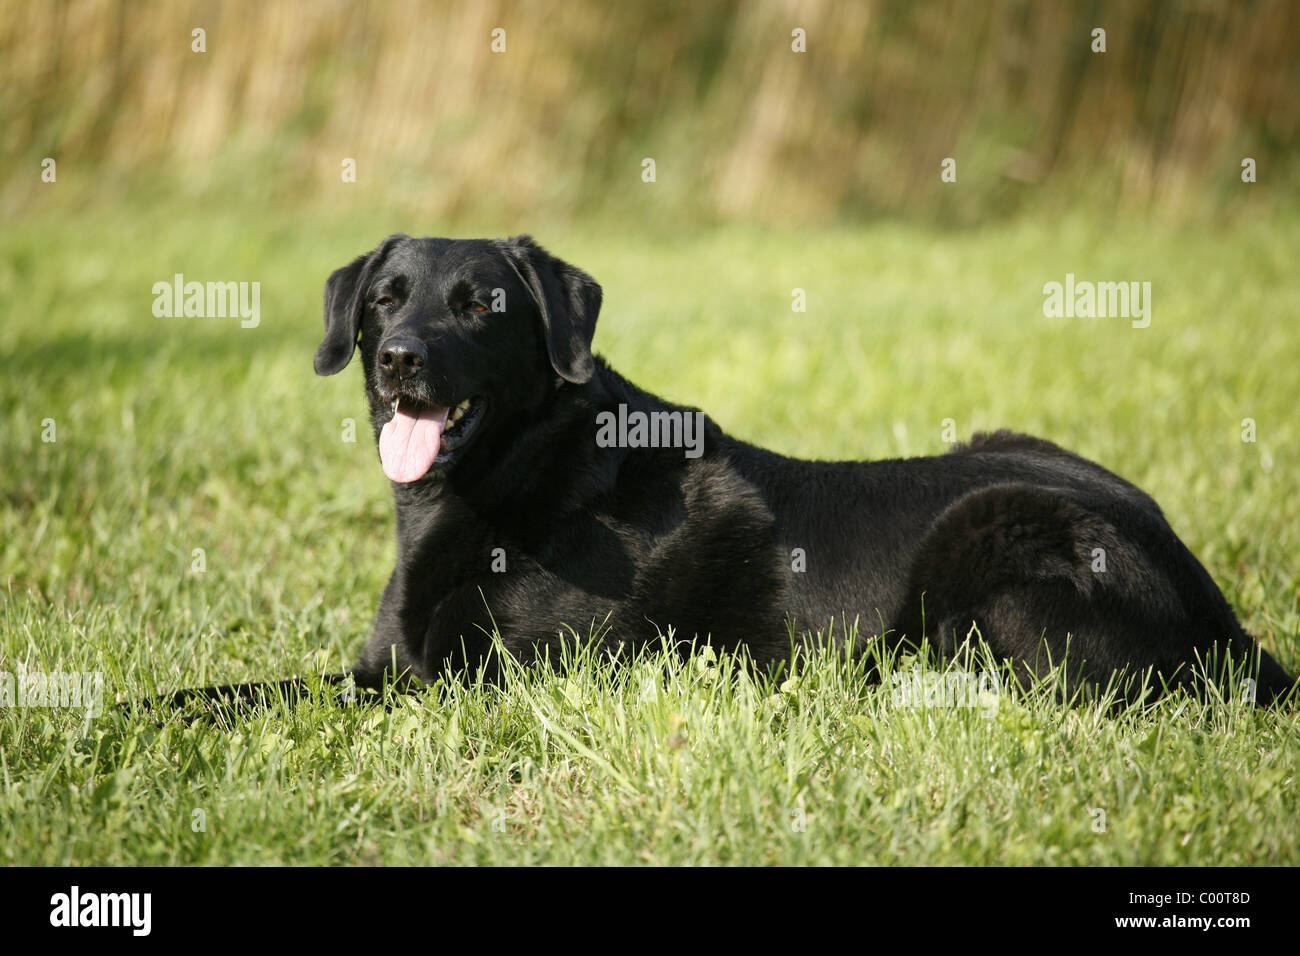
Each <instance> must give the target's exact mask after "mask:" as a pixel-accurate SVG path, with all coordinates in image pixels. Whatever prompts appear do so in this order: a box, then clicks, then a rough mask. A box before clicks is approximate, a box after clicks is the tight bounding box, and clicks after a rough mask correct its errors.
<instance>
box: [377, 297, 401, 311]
mask: <svg viewBox="0 0 1300 956" xmlns="http://www.w3.org/2000/svg"><path fill="white" fill-rule="evenodd" d="M395 301H396V300H395V299H394V298H393V297H392V296H391V295H381V296H380V297H379V298H378V299H376V300H375V305H382V306H383V307H384V308H387V307H388V306H390V305H392V304H393V303H394V302H395Z"/></svg>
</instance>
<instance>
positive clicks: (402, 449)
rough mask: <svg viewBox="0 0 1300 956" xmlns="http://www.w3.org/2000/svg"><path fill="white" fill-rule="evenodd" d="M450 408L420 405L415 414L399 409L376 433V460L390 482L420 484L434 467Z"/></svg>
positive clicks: (399, 407)
mask: <svg viewBox="0 0 1300 956" xmlns="http://www.w3.org/2000/svg"><path fill="white" fill-rule="evenodd" d="M449 414H451V409H450V408H446V407H444V406H442V405H421V406H419V410H418V412H416V413H414V414H413V413H412V412H411V411H408V410H407V409H405V408H403V407H401V406H400V405H399V406H398V408H397V413H396V414H395V415H393V417H392V420H391V421H389V422H388V424H387V425H385V426H384V429H383V431H381V432H380V433H379V460H380V461H382V462H383V463H384V474H385V475H387V476H388V477H389V478H391V479H392V480H393V481H401V482H410V481H419V480H420V479H421V478H423V477H424V474H425V472H427V471H428V470H429V469H430V468H432V467H433V460H434V459H435V458H437V457H438V446H439V444H441V442H442V430H443V428H444V427H445V426H446V424H447V416H448V415H449Z"/></svg>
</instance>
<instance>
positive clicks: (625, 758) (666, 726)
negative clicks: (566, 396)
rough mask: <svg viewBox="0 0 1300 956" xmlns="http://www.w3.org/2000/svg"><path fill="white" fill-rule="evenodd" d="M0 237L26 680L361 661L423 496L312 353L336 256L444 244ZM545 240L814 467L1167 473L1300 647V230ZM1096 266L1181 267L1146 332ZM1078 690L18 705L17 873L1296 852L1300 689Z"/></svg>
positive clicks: (1150, 276) (709, 682)
mask: <svg viewBox="0 0 1300 956" xmlns="http://www.w3.org/2000/svg"><path fill="white" fill-rule="evenodd" d="M196 223H198V224H201V225H200V226H198V227H196ZM268 223H272V225H270V226H269V227H268V225H267V224H268ZM274 223H279V225H274ZM253 224H255V225H253ZM6 225H7V228H6V230H5V232H4V236H3V238H0V306H2V307H3V314H4V315H5V317H6V323H5V334H4V335H3V336H0V461H3V466H2V467H0V599H2V600H3V610H2V611H0V671H5V672H10V673H12V672H15V671H17V670H19V669H20V668H26V669H28V670H30V671H60V672H83V671H100V672H102V673H103V674H104V675H105V682H106V684H105V691H106V695H107V697H108V698H109V701H110V702H111V701H112V700H113V699H127V698H132V699H133V698H138V697H140V696H143V695H146V694H150V693H154V692H159V691H164V690H169V689H175V688H179V687H184V686H194V685H200V684H206V683H215V682H224V681H228V680H245V679H262V678H270V677H277V676H287V675H289V674H292V673H305V674H311V673H320V672H323V671H326V670H332V669H337V668H339V667H341V666H344V665H346V664H348V663H349V662H350V661H351V660H352V658H353V657H354V655H355V654H356V653H357V652H358V650H359V649H360V647H361V645H362V643H363V642H364V640H365V638H366V636H367V632H368V628H369V623H370V619H371V616H372V615H373V613H374V610H375V607H376V604H377V601H378V598H379V595H380V592H381V590H382V587H383V585H384V582H385V580H386V576H387V574H388V572H389V570H390V569H391V562H392V560H393V554H394V539H393V519H392V513H391V505H390V500H389V491H388V486H387V482H386V480H385V479H384V478H383V475H382V473H381V472H380V470H379V467H378V462H377V459H376V455H375V451H374V448H373V443H372V441H371V439H370V437H369V434H368V429H367V427H366V424H365V415H364V411H363V399H362V395H361V386H360V381H359V378H360V373H359V372H358V370H357V369H356V368H355V367H353V368H349V369H348V370H347V371H346V372H345V373H344V374H342V375H340V376H337V377H335V378H331V379H317V378H315V376H314V375H313V374H312V371H311V354H312V351H313V349H314V348H315V345H316V343H317V341H318V339H319V336H320V333H321V330H322V324H321V317H320V308H321V306H320V303H321V292H322V286H323V282H324V279H325V277H326V276H327V275H328V273H329V271H330V270H331V269H333V268H335V267H336V266H338V265H340V264H342V263H343V262H344V261H346V260H348V259H350V258H351V257H352V256H354V255H356V254H358V253H360V252H362V251H365V250H366V249H368V248H369V247H370V246H372V245H373V244H374V243H375V242H377V241H378V239H379V238H381V237H382V236H383V235H385V234H386V233H387V232H389V231H396V230H398V229H402V230H405V231H411V232H420V231H435V230H434V229H433V228H432V227H431V228H430V229H429V230H421V229H420V228H419V227H418V226H416V225H413V224H411V223H409V222H396V221H394V222H383V221H381V222H376V221H375V220H373V219H372V220H366V221H359V220H357V219H353V218H341V219H329V218H323V217H320V216H316V217H315V218H309V219H306V220H303V219H299V218H292V217H283V218H277V217H275V216H273V215H267V214H262V213H260V212H259V211H257V210H248V209H239V208H233V209H227V210H206V209H205V210H203V214H202V215H198V214H195V213H193V212H191V213H187V214H186V215H184V216H177V215H175V214H174V212H173V213H170V214H167V215H164V214H162V213H158V212H150V211H149V210H147V209H146V210H142V211H134V212H130V213H125V214H123V215H120V216H116V217H110V216H108V215H106V214H93V213H92V214H88V215H75V216H74V215H72V214H69V213H66V212H59V211H48V212H47V213H46V214H45V215H44V216H43V217H41V218H39V219H29V220H26V221H24V222H21V223H16V224H9V223H7V224H6ZM503 231H504V230H503V228H502V227H500V226H497V225H493V226H492V227H491V228H487V227H485V228H482V229H460V230H458V231H457V234H461V235H464V234H474V233H479V232H487V233H497V234H499V233H501V232H503ZM535 231H536V232H537V236H538V238H539V240H540V241H542V242H543V243H544V244H546V245H548V246H549V247H551V248H552V250H553V251H554V252H556V253H557V254H559V255H561V256H562V257H564V258H567V259H570V260H571V261H573V262H575V263H577V264H579V265H581V266H583V267H584V268H587V269H588V270H589V271H591V272H592V273H593V274H594V275H595V276H596V277H597V278H598V279H599V280H600V281H601V282H602V283H603V284H604V286H605V290H606V307H605V312H604V314H603V316H602V319H601V325H600V327H599V330H598V333H597V337H596V345H597V349H598V351H600V352H602V353H603V354H605V355H606V357H607V358H609V359H610V360H611V362H612V363H613V364H614V366H615V367H616V368H618V369H619V370H620V371H622V372H624V373H625V374H627V375H628V376H629V377H631V378H632V379H633V380H634V381H636V382H638V383H639V384H641V385H643V386H645V387H647V388H649V389H651V390H652V391H656V392H658V393H660V394H662V395H664V396H665V397H666V398H669V399H672V400H676V401H682V402H686V403H689V404H693V405H698V406H700V407H702V408H705V409H706V410H708V411H709V412H710V413H711V414H712V415H713V416H714V417H715V418H716V419H717V420H718V421H719V422H720V423H721V424H722V426H723V427H724V428H727V429H729V430H730V431H732V432H733V433H734V434H736V435H738V436H740V437H742V438H745V439H749V440H753V441H756V442H759V443H762V444H765V445H768V446H770V447H773V448H776V449H778V450H780V451H783V452H787V453H790V454H795V455H800V456H806V457H826V458H837V457H854V458H858V457H866V458H870V457H886V456H895V455H914V454H927V453H935V452H939V451H941V450H942V449H943V448H944V447H945V442H944V441H943V428H944V420H945V419H949V418H951V419H953V420H954V422H955V426H956V430H957V433H958V436H959V437H961V438H966V437H968V436H969V434H970V433H971V432H972V431H974V430H978V429H983V428H992V427H1000V426H1006V427H1012V428H1016V429H1019V430H1024V431H1029V432H1032V433H1035V434H1039V435H1042V436H1044V437H1047V438H1051V439H1053V440H1055V441H1057V442H1060V443H1061V444H1064V445H1066V446H1068V447H1071V448H1073V449H1075V450H1077V451H1079V452H1081V453H1082V454H1085V455H1087V456H1089V457H1092V458H1095V459H1097V460H1099V461H1101V462H1103V463H1104V464H1106V465H1107V466H1109V467H1111V468H1113V469H1114V470H1116V471H1117V472H1119V473H1120V474H1122V475H1124V476H1126V477H1128V478H1130V479H1132V480H1134V481H1136V482H1137V483H1139V484H1140V485H1142V486H1143V487H1144V488H1146V489H1147V490H1148V491H1150V492H1151V493H1152V494H1154V495H1155V496H1156V498H1157V499H1158V500H1159V501H1160V502H1161V504H1162V506H1163V507H1164V509H1165V512H1166V514H1167V516H1168V517H1169V519H1170V521H1171V523H1172V524H1173V526H1174V527H1175V529H1176V530H1178V531H1179V532H1180V534H1182V536H1183V537H1184V539H1185V540H1186V541H1187V542H1188V544H1189V545H1190V546H1191V548H1192V549H1193V551H1195V552H1196V553H1197V555H1198V556H1200V558H1201V559H1202V560H1203V561H1204V562H1205V564H1206V565H1207V567H1208V568H1209V569H1210V571H1211V573H1212V574H1213V576H1214V577H1215V579H1216V580H1217V581H1218V582H1219V583H1220V584H1221V585H1222V586H1223V588H1224V590H1225V593H1226V594H1227V595H1228V598H1229V600H1230V601H1232V603H1233V604H1234V605H1235V606H1236V607H1237V608H1238V611H1239V614H1240V616H1241V618H1242V621H1243V624H1244V625H1245V626H1246V627H1247V629H1248V630H1250V631H1251V632H1252V633H1254V634H1256V635H1258V636H1259V637H1260V639H1261V641H1262V643H1263V644H1264V646H1265V647H1266V648H1268V649H1269V650H1270V651H1271V652H1272V653H1274V654H1275V655H1276V656H1277V657H1278V658H1279V659H1280V660H1281V661H1282V662H1283V663H1284V665H1286V666H1288V667H1289V668H1290V669H1291V670H1293V671H1294V670H1295V669H1297V667H1300V593H1298V585H1300V546H1298V545H1300V542H1298V540H1297V527H1300V522H1298V521H1297V517H1298V512H1300V481H1298V480H1297V478H1296V475H1297V474H1300V421H1297V417H1296V414H1295V408H1296V406H1297V400H1300V379H1297V377H1296V375H1295V373H1294V370H1295V369H1296V368H1300V336H1298V335H1297V334H1296V332H1295V324H1294V322H1295V316H1296V315H1297V314H1300V275H1297V273H1296V271H1295V269H1294V250H1295V249H1296V248H1298V247H1300V220H1291V219H1283V220H1281V221H1275V222H1271V223H1270V222H1267V221H1255V222H1242V223H1238V224H1236V225H1234V226H1231V227H1230V228H1224V229H1215V230H1210V229H1190V228H1185V229H1181V230H1178V229H1174V228H1172V227H1153V228H1150V229H1143V228H1140V227H1137V226H1134V225H1124V224H1119V225H1116V224H1111V223H1104V224H1103V223H1098V222H1091V221H1089V220H1087V219H1067V220H1065V221H1060V222H1039V223H1036V224H1035V223H1028V222H1023V223H1017V224H1009V225H1004V226H1000V227H997V228H995V229H987V230H980V231H972V232H965V233H959V232H942V233H941V232H933V231H926V230H922V229H915V228H909V227H905V226H897V225H880V226H876V227H871V228H865V229H862V230H860V231H837V232H820V233H805V234H787V233H764V232H753V231H722V232H700V233H694V234H690V235H687V236H685V237H680V236H668V235H649V236H646V235H637V234H636V233H635V232H634V231H633V230H628V229H626V228H612V227H609V226H605V227H592V228H591V229H583V228H578V227H576V226H567V227H561V228H560V229H559V230H558V231H556V232H554V233H551V232H548V231H543V230H541V229H536V230H535ZM175 272H183V273H185V275H186V276H187V277H189V278H195V279H200V280H208V279H213V280H245V281H260V282H261V283H262V292H261V308H262V319H261V325H260V326H259V327H258V328H256V329H241V328H239V325H238V321H237V320H233V319H224V320H223V319H157V318H155V317H154V316H153V315H152V312H151V303H152V293H151V286H152V285H153V283H154V282H157V281H162V280H167V279H169V278H170V277H171V276H172V274H173V273H175ZM1067 272H1073V273H1075V274H1076V276H1078V277H1079V278H1080V279H1115V280H1119V279H1134V280H1147V281H1151V282H1152V284H1153V289H1154V309H1153V315H1152V323H1151V327H1150V328H1147V329H1142V330H1137V329H1132V328H1130V327H1129V324H1128V322H1127V321H1125V320H1122V319H1096V320H1080V319H1049V318H1045V317H1044V316H1043V314H1042V294H1041V289H1042V286H1043V283H1045V282H1048V281H1053V280H1055V281H1061V280H1062V279H1063V278H1064V276H1065V273H1067ZM796 287H797V288H802V289H805V290H806V292H807V297H808V311H807V312H806V313H792V312H791V309H790V302H791V290H792V289H794V288H796ZM346 418H354V419H356V420H357V431H358V435H357V441H356V442H355V443H346V442H344V441H342V440H341V430H342V428H343V420H344V419H346ZM1245 418H1251V419H1254V421H1255V422H1256V428H1257V438H1258V440H1257V441H1256V442H1254V443H1245V442H1243V441H1242V440H1241V433H1242V419H1245ZM46 419H53V420H54V422H55V428H56V430H57V431H56V434H57V441H55V442H53V443H46V442H43V441H42V431H43V428H44V426H43V422H44V421H45V420H46ZM195 549H203V553H204V559H203V560H204V565H205V570H203V571H202V572H201V573H198V572H195V571H194V569H193V567H194V562H195V558H194V556H193V555H194V551H195ZM901 666H904V667H906V666H911V665H910V664H909V663H908V662H904V663H903V665H901ZM1050 696H1051V695H1050V693H1046V692H1043V693H1032V694H1028V695H1025V694H1014V695H1013V694H1004V695H1002V696H1001V697H1000V698H999V699H998V706H997V708H996V712H995V713H994V714H993V716H991V717H988V718H985V717H984V716H983V714H982V711H981V710H980V709H978V708H961V707H947V708H943V707H937V708H936V707H931V708H911V707H905V706H899V705H898V703H897V702H896V701H895V699H894V696H893V694H892V692H891V688H890V687H889V686H888V685H885V686H871V685H868V684H865V683H864V682H863V681H862V680H861V677H860V675H858V674H855V673H854V672H852V671H851V670H850V669H849V668H847V667H846V666H844V665H843V664H839V663H836V662H835V661H834V660H832V659H827V658H821V657H816V656H814V657H813V658H812V659H811V660H809V661H806V662H804V664H802V665H801V667H800V671H799V676H798V680H797V681H793V682H790V683H786V684H785V685H784V689H782V687H781V686H778V685H777V684H775V683H763V682H755V681H754V680H752V679H750V678H748V677H746V676H745V675H744V674H743V673H739V672H736V671H735V670H734V669H733V666H732V662H731V661H730V660H728V659H723V660H722V661H716V662H715V661H709V660H705V659H702V658H700V657H696V658H695V659H692V660H691V661H688V662H686V663H684V664H683V663H681V662H678V661H676V660H675V659H674V657H673V655H671V654H658V655H650V656H648V657H647V658H646V659H644V660H642V661H640V662H639V663H638V664H637V665H635V666H634V667H632V668H629V669H626V670H621V671H616V672H611V671H610V670H609V669H608V668H606V667H604V666H602V665H601V664H599V663H598V662H593V661H591V660H590V659H587V658H585V657H583V656H582V655H579V660H578V661H576V662H574V663H573V664H571V666H569V667H567V668H563V669H560V670H559V672H551V671H549V670H547V669H543V670H541V671H538V672H534V673H528V674H515V675H512V677H511V678H510V680H509V681H508V682H507V684H506V686H504V687H503V688H500V689H496V688H489V687H481V686H473V685H470V686H459V685H457V686H455V687H451V688H444V689H443V690H442V691H441V692H439V693H436V694H430V695H427V696H422V697H414V698H402V699H399V700H397V701H395V702H394V705H393V707H392V709H391V710H385V709H383V708H341V707H338V706H335V705H333V704H332V703H329V702H328V701H323V700H319V699H317V700H312V701H308V702H305V703H301V704H298V705H296V706H292V707H276V708H272V709H271V710H269V711H267V712H265V713H263V714H259V715H256V716H252V717H249V718H246V719H244V720H241V721H237V722H234V723H229V724H217V725H194V726H185V725H184V724H181V723H167V724H166V725H165V726H163V727H161V728H159V727H156V726H155V725H154V723H153V722H152V721H151V720H150V719H148V718H146V717H144V716H131V715H127V714H122V713H116V712H110V713H106V714H105V715H104V716H102V717H99V718H97V719H94V720H90V721H87V720H85V719H84V718H83V717H82V716H81V715H79V714H77V713H74V712H72V711H69V710H51V709H37V708H21V707H6V708H3V709H0V802H2V804H3V806H2V809H3V812H0V862H4V863H35V864H59V863H79V864H114V863H119V864H120V863H172V862H198V863H233V862H237V863H254V864H255V863H273V862H286V863H395V862H420V863H424V862H428V863H475V862H478V863H492V862H495V863H523V862H538V863H543V862H544V863H642V862H643V863H814V862H842V863H850V862H852V863H873V864H895V863H907V864H936V863H939V864H942V863H961V864H981V863H1000V862H1001V863H1099V864H1161V863H1196V864H1211V863H1217V864H1261V863H1273V864H1294V863H1295V862H1297V856H1298V855H1300V854H1298V853H1297V849H1296V847H1297V842H1296V840H1295V837H1294V829H1295V822H1296V820H1297V819H1300V806H1298V803H1300V801H1298V800H1297V781H1296V770H1295V768H1296V767H1297V766H1300V717H1297V715H1296V714H1295V713H1294V712H1288V713H1276V712H1267V713H1256V712H1253V711H1251V710H1249V709H1242V708H1240V707H1238V706H1235V705H1225V704H1217V705H1216V704H1209V705H1202V704H1199V703H1194V702H1190V701H1187V700H1182V699H1172V700H1168V701H1166V702H1164V703H1162V704H1161V705H1159V706H1157V707H1155V708H1152V709H1150V710H1148V711H1144V712H1132V713H1127V714H1124V715H1121V716H1119V717H1115V718H1109V717H1104V716H1101V715H1100V714H1099V712H1098V711H1096V710H1094V709H1090V708H1078V709H1062V708H1060V707H1057V706H1056V705H1055V704H1054V703H1052V702H1051V699H1050ZM198 809H201V810H202V811H203V816H204V820H205V827H204V828H203V829H201V830H198V831H196V830H195V829H194V824H195V821H196V816H195V810H198ZM1096 810H1102V811H1104V813H1105V824H1106V826H1105V831H1104V832H1097V831H1096V830H1094V821H1096V820H1098V819H1100V818H1099V816H1098V815H1097V814H1096V813H1095V812H1091V811H1096ZM801 819H802V821H803V824H804V825H803V826H802V828H798V827H796V826H795V824H796V823H798V822H799V821H800V820H801Z"/></svg>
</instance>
